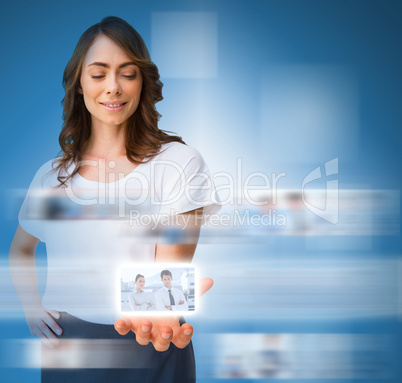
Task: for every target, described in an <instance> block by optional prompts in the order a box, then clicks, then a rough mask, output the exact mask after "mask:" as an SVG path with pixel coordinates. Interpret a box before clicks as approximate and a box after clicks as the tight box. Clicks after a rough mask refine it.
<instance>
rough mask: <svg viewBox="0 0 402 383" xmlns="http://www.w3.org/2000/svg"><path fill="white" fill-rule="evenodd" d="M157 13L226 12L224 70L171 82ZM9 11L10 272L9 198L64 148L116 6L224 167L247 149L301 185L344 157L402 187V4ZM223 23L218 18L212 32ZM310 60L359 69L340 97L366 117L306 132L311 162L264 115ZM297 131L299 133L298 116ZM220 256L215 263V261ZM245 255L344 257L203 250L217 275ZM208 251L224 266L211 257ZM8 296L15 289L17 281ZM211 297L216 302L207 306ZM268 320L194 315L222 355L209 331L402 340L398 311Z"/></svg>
mask: <svg viewBox="0 0 402 383" xmlns="http://www.w3.org/2000/svg"><path fill="white" fill-rule="evenodd" d="M155 12H157V13H158V14H159V13H160V12H208V13H212V14H213V15H215V16H214V17H216V35H215V36H216V40H215V41H213V44H215V45H214V46H213V47H212V50H213V49H215V48H217V55H216V57H215V59H214V60H215V67H213V68H212V69H211V72H210V73H209V74H208V72H207V73H206V74H205V73H204V74H202V75H199V74H197V73H195V74H193V75H187V77H183V78H175V75H174V74H173V75H171V76H170V75H168V73H169V72H168V71H169V70H170V69H169V68H167V69H166V73H167V75H166V77H164V64H163V62H162V60H163V57H164V55H165V56H166V52H163V51H160V50H159V51H157V50H155V51H154V52H153V45H155V44H156V43H155V42H154V43H153V38H154V37H153V32H154V33H157V32H158V26H155V25H154V26H153V21H152V20H153V17H155V16H153V13H155ZM1 15H2V22H1V23H0V33H1V36H2V39H1V52H2V61H1V64H0V65H1V71H0V76H1V85H2V92H1V94H0V106H1V116H2V119H1V132H2V145H1V147H2V150H1V153H0V155H1V161H0V166H1V174H3V177H1V181H0V182H1V186H0V190H1V193H2V194H1V196H2V205H3V207H4V209H3V214H2V216H1V222H0V225H1V232H2V235H1V242H0V245H1V257H2V258H1V259H2V261H3V263H2V266H3V267H6V263H5V262H6V259H7V256H8V249H9V245H10V243H11V240H12V237H13V235H14V232H15V230H16V227H17V220H16V212H17V211H16V210H15V209H9V207H10V206H9V205H10V202H9V201H10V198H9V193H10V191H11V192H12V190H13V189H17V188H27V187H28V185H29V183H30V181H31V179H32V177H33V175H34V174H35V172H36V170H37V169H38V168H39V167H40V166H41V165H42V164H43V163H44V162H46V161H47V160H49V159H50V158H53V157H54V156H56V155H57V153H58V151H59V146H58V135H59V132H60V128H61V122H62V120H61V114H62V108H61V104H60V102H61V99H62V98H63V89H62V86H61V78H62V73H63V70H64V67H65V65H66V63H67V61H68V60H69V58H70V57H71V54H72V52H73V49H74V47H75V44H76V43H77V41H78V38H79V37H80V35H81V34H82V32H83V31H84V30H85V29H86V28H88V27H89V26H90V25H92V24H94V23H96V22H98V21H99V20H100V19H101V18H103V17H105V16H109V15H115V16H119V17H122V18H124V19H126V20H127V21H128V22H129V23H131V24H132V25H133V26H134V27H135V28H136V29H137V30H138V31H139V32H140V34H141V35H142V36H143V38H144V40H145V42H146V44H147V45H148V47H149V48H150V51H151V56H152V57H153V59H154V61H155V62H156V64H157V65H158V66H159V68H160V73H161V79H162V81H163V82H164V84H165V87H164V97H165V100H164V101H162V102H161V103H160V105H159V107H158V109H159V111H160V112H161V113H162V115H163V116H164V117H163V118H162V120H161V125H160V126H161V128H163V129H167V130H173V131H175V132H177V133H178V134H179V135H181V136H183V137H184V139H185V141H186V142H188V143H189V144H190V145H191V146H194V147H196V148H197V149H198V150H200V152H201V153H202V154H203V156H204V158H205V159H206V160H207V163H208V164H209V165H210V167H211V170H212V171H220V170H227V171H233V169H234V166H235V164H236V158H238V157H241V158H242V159H243V161H244V163H245V167H246V168H247V170H248V171H249V172H251V171H263V172H266V173H270V172H272V171H283V170H285V171H288V173H289V177H288V178H287V180H286V184H285V185H284V186H290V187H295V186H296V185H297V183H298V180H299V178H300V175H302V174H307V172H308V171H309V170H312V169H313V168H315V167H316V166H319V165H320V164H322V163H324V162H326V161H328V160H330V159H331V158H333V157H335V156H336V157H338V158H339V175H338V179H339V186H340V187H341V188H359V187H361V188H367V189H393V190H400V188H401V180H402V177H401V153H402V151H401V144H402V139H401V137H402V135H401V133H400V129H401V121H402V118H401V117H402V116H401V113H402V108H401V107H400V103H401V89H402V72H401V68H402V55H401V43H400V36H401V33H402V24H401V21H400V20H401V16H402V3H401V2H400V1H389V0H386V1H356V0H353V1H325V2H323V1H308V0H303V1H286V0H285V1H248V2H239V1H194V2H189V1H169V2H165V1H152V2H149V1H124V0H122V1H119V2H111V1H69V2H66V3H61V2H54V1H40V2H28V1H26V2H22V1H10V2H7V3H4V4H2V9H1ZM168 18H169V15H167V19H168ZM154 20H155V19H154ZM214 20H215V19H214V18H212V21H211V23H212V24H211V28H212V27H214V25H215V24H213V23H214ZM153 28H154V29H153ZM159 32H160V31H159ZM190 32H191V31H190ZM212 39H213V36H212ZM191 49H195V50H197V47H196V46H195V47H192V48H190V51H189V52H188V54H189V55H191ZM156 57H159V60H160V61H158V60H157V58H156ZM177 65H178V66H180V65H181V64H180V63H178V64H177ZM306 66H308V67H309V68H312V72H313V73H314V68H322V67H325V68H329V70H330V73H332V74H334V73H335V74H339V73H345V68H346V72H347V73H349V74H348V76H349V77H346V78H347V79H352V80H351V81H352V82H353V84H354V85H353V86H352V87H351V88H341V89H340V90H339V91H338V90H337V91H336V100H337V101H336V102H337V103H338V101H339V100H340V99H343V100H344V99H345V98H344V97H343V96H345V97H346V96H350V100H351V101H350V103H349V102H346V101H345V103H340V104H339V105H340V107H341V109H340V110H339V113H340V114H341V115H342V113H344V114H345V115H349V116H350V115H353V118H349V119H348V120H347V121H348V122H347V124H349V123H350V126H349V125H347V124H346V125H342V122H345V121H346V120H345V121H343V120H340V125H342V126H339V129H340V130H339V131H336V127H335V128H334V127H330V128H328V135H329V137H335V138H336V140H332V142H329V143H328V142H323V141H322V140H323V137H325V135H319V137H320V139H317V141H315V140H314V135H312V136H311V135H309V136H306V138H305V140H304V141H303V140H301V141H300V138H298V140H299V142H298V145H297V147H299V148H301V151H300V152H301V153H303V150H304V149H303V148H306V149H305V150H306V151H307V150H308V151H309V153H308V156H307V155H306V158H307V159H306V160H305V161H303V158H301V159H300V158H294V157H293V156H292V150H293V148H295V142H294V141H293V139H294V135H293V134H294V133H295V132H294V131H290V132H289V134H284V132H280V133H281V134H280V137H281V138H280V140H278V139H277V138H276V137H277V135H276V132H275V129H273V128H270V126H269V124H268V125H267V124H266V121H263V120H265V119H266V118H269V116H270V115H269V113H268V115H267V114H264V113H265V109H264V108H265V106H264V103H263V100H265V99H270V98H269V97H271V96H272V95H271V94H270V92H272V89H270V88H269V81H270V80H269V79H270V76H272V73H279V72H280V71H278V68H279V69H281V68H282V69H283V68H284V70H285V71H284V72H280V73H282V74H281V76H282V77H280V78H286V76H287V73H290V75H292V76H294V71H293V69H292V68H295V67H296V68H297V67H306ZM271 68H273V71H270V69H271ZM289 68H290V69H289ZM339 68H342V69H341V70H339ZM287 70H289V71H288V72H286V71H287ZM275 71H277V72H275ZM283 73H284V74H283ZM326 73H328V72H326ZM350 73H351V74H350ZM291 78H292V77H291ZM267 79H268V80H267ZM267 81H268V85H266V84H267ZM346 83H347V84H350V82H348V81H346ZM264 84H265V85H264ZM329 84H331V82H329ZM332 84H333V83H332ZM264 97H265V98H264ZM266 97H268V98H266ZM346 99H347V100H349V99H348V98H347V97H346ZM351 105H352V106H351ZM197 106H199V107H200V110H198V109H197ZM284 107H286V105H285V106H284ZM267 108H268V109H269V106H267ZM342 108H344V109H342ZM352 120H353V121H352ZM200 121H201V122H204V123H205V124H204V125H203V123H200ZM351 121H352V122H351ZM193 122H194V123H193ZM293 123H294V121H293ZM207 124H208V125H207ZM324 125H325V124H324ZM324 125H323V128H322V129H324V130H325V126H324ZM294 126H295V127H296V128H295V129H297V124H296V125H294ZM293 128H294V127H293ZM293 128H292V129H293ZM339 132H340V133H339ZM321 133H322V132H321ZM278 135H279V132H278ZM330 141H331V140H330ZM351 142H352V144H351ZM312 144H313V145H312ZM265 145H266V146H265ZM269 145H275V147H279V148H281V150H280V152H281V153H283V157H282V158H279V159H278V157H277V156H276V157H274V156H270V151H269V150H267V149H266V148H269ZM314 147H316V148H317V151H316V152H315V151H314ZM311 152H313V154H311ZM306 153H307V152H306ZM314 153H316V155H314ZM398 209H399V207H398ZM339 240H342V238H340V239H339ZM43 253H44V247H43V244H41V245H40V246H39V248H38V254H39V257H43ZM207 253H208V254H209V255H210V258H208V257H206V258H202V255H203V254H207ZM218 253H219V254H218ZM245 253H247V254H249V255H248V257H249V261H250V263H251V264H252V262H254V261H258V260H262V259H270V258H275V259H276V258H278V257H283V259H286V257H289V255H290V254H292V255H293V254H298V255H299V256H300V257H304V256H306V257H307V256H310V257H311V256H314V257H319V256H331V251H330V250H328V251H327V253H324V254H323V253H320V254H318V253H317V252H316V253H313V254H311V253H309V251H308V249H306V247H305V243H304V242H303V241H302V238H300V237H285V238H276V239H275V240H273V241H272V242H271V243H267V244H266V245H259V246H255V245H253V244H252V243H250V244H244V245H242V246H230V245H229V244H228V247H226V251H225V246H220V247H219V249H218V250H217V249H216V248H215V249H214V247H213V245H211V246H210V247H208V245H201V246H200V249H199V250H198V253H197V255H196V261H197V263H198V264H199V265H200V266H201V267H202V271H203V273H204V274H205V275H208V268H209V266H211V267H213V259H214V258H213V256H212V255H216V256H217V257H219V262H221V263H225V262H226V263H227V264H228V267H233V268H236V265H237V262H241V261H243V260H244V254H245ZM400 253H401V241H400V236H376V237H372V238H370V246H369V247H368V248H366V249H365V251H360V252H357V253H354V252H353V251H347V250H345V251H344V252H341V253H338V254H337V255H338V256H344V257H348V256H350V255H353V256H356V255H357V256H358V257H360V258H361V259H364V257H368V258H370V257H371V256H374V255H376V256H380V257H381V258H384V259H385V258H387V257H388V258H394V257H396V256H398V255H400ZM41 254H42V255H41ZM211 254H212V255H211ZM204 259H207V260H208V262H210V263H208V264H206V263H205V261H204ZM42 287H43V286H42ZM218 288H219V287H218ZM6 291H7V294H13V293H12V292H10V291H11V289H6ZM210 294H212V292H211V293H210ZM15 299H17V296H16V295H15ZM210 299H212V298H210V297H208V296H206V297H205V301H204V304H205V306H206V307H207V306H208V302H209V300H210ZM0 310H1V308H0ZM0 314H1V313H0ZM2 317H3V318H2V319H1V322H0V325H1V328H0V338H1V339H6V338H26V337H29V332H28V329H27V327H26V324H25V322H24V321H23V319H21V318H20V319H18V318H17V319H16V318H7V317H6V316H5V315H2ZM266 319H267V320H266V321H265V320H264V321H261V320H258V321H255V320H253V318H252V317H250V318H247V313H245V315H244V320H239V321H233V320H230V318H227V320H224V319H220V320H214V318H213V315H211V314H208V315H202V316H200V317H197V318H195V319H194V320H192V322H191V323H192V324H193V325H194V326H195V327H196V329H197V331H196V335H195V336H194V344H195V350H196V354H197V355H204V354H206V353H207V352H208V347H209V346H208V345H206V344H205V343H203V342H202V339H203V336H204V334H211V333H212V334H214V333H225V332H228V333H299V332H306V333H317V332H322V333H337V332H339V333H359V332H362V333H369V332H373V333H383V332H387V333H390V334H391V336H392V338H393V339H395V345H397V344H400V342H401V340H402V336H401V325H400V321H399V320H398V318H397V317H388V318H386V319H378V318H377V319H370V320H365V319H358V318H356V319H354V320H346V321H337V320H333V321H331V320H327V321H317V320H303V321H298V322H294V321H293V322H290V321H272V320H269V318H266ZM1 350H2V353H3V354H4V353H6V352H7V351H6V350H5V349H4V347H2V348H1ZM388 351H389V355H388V358H389V359H388V360H394V358H395V360H397V359H398V358H399V360H400V357H401V352H400V349H399V347H397V346H394V347H390V348H389V350H388ZM3 356H4V355H3ZM18 357H19V356H18V355H15V358H18ZM207 363H208V362H207V359H202V360H199V362H198V365H197V367H198V371H199V373H200V374H202V373H203V371H208V365H207ZM3 367H4V366H3ZM389 369H391V370H392V373H393V376H394V377H395V380H394V381H395V382H397V381H400V380H401V378H402V372H401V371H400V367H399V370H398V367H397V366H396V364H392V363H390V367H389ZM39 376H40V372H39V370H29V369H10V370H9V369H6V368H2V370H1V371H0V381H2V382H28V381H29V382H37V381H39V379H40V378H39ZM208 381H211V380H208Z"/></svg>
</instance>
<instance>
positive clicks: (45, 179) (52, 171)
mask: <svg viewBox="0 0 402 383" xmlns="http://www.w3.org/2000/svg"><path fill="white" fill-rule="evenodd" d="M57 160H58V157H56V158H52V159H50V160H48V161H46V162H45V163H44V164H43V165H42V166H40V167H39V169H38V171H37V172H36V174H35V177H34V180H36V182H37V183H41V186H42V187H52V186H54V184H57V183H58V180H57V175H58V172H57V171H56V168H57V165H58V161H57Z"/></svg>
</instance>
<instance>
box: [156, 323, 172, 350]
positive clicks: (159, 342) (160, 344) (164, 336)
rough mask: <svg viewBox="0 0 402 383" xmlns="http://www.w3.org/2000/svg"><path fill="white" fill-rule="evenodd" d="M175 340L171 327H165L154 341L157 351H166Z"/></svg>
mask: <svg viewBox="0 0 402 383" xmlns="http://www.w3.org/2000/svg"><path fill="white" fill-rule="evenodd" d="M172 338H173V330H172V329H171V328H170V327H167V326H166V327H163V328H161V329H160V330H159V332H158V335H157V336H156V338H155V339H154V340H153V341H152V343H153V345H154V347H155V350H156V351H166V350H167V349H168V348H169V346H170V342H171V341H172Z"/></svg>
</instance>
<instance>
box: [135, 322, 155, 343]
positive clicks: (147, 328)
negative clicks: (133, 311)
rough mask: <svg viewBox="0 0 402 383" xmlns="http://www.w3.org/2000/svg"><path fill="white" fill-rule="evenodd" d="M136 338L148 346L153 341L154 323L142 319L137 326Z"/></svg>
mask: <svg viewBox="0 0 402 383" xmlns="http://www.w3.org/2000/svg"><path fill="white" fill-rule="evenodd" d="M134 332H135V339H136V340H137V342H138V343H139V344H141V345H142V346H146V345H147V344H148V343H149V342H150V341H151V334H152V323H151V322H150V321H141V322H140V323H139V324H138V326H136V328H135V331H134Z"/></svg>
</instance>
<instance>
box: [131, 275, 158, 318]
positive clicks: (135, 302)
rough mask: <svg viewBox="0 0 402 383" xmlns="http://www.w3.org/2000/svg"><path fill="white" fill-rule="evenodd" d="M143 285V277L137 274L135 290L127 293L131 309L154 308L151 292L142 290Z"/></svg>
mask: <svg viewBox="0 0 402 383" xmlns="http://www.w3.org/2000/svg"><path fill="white" fill-rule="evenodd" d="M144 286H145V277H144V276H143V275H141V274H137V276H136V277H135V291H134V292H133V293H129V294H128V301H129V303H130V307H131V310H133V311H146V310H155V303H154V299H153V296H152V295H153V294H151V293H146V292H145V291H143V290H142V289H143V288H144Z"/></svg>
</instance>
